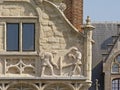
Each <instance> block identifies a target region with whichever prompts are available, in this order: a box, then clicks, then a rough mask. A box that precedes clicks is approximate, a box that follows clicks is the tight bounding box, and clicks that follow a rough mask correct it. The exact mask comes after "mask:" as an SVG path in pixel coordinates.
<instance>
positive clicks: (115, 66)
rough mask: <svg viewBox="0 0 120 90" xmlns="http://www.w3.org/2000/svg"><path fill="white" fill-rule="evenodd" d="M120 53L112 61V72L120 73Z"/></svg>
mask: <svg viewBox="0 0 120 90" xmlns="http://www.w3.org/2000/svg"><path fill="white" fill-rule="evenodd" d="M119 68H120V54H119V55H117V56H116V57H115V59H114V60H113V62H112V67H111V72H112V73H120V69H119Z"/></svg>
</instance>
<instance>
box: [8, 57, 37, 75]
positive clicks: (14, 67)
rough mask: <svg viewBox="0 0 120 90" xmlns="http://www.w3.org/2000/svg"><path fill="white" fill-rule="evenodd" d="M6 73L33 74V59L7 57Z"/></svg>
mask: <svg viewBox="0 0 120 90" xmlns="http://www.w3.org/2000/svg"><path fill="white" fill-rule="evenodd" d="M6 74H29V75H34V74H35V59H34V58H33V59H31V58H8V59H6Z"/></svg>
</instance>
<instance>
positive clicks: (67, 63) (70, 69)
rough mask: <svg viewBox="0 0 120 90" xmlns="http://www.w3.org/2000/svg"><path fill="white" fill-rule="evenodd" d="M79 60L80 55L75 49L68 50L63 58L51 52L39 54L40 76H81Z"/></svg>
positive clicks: (80, 62)
mask: <svg viewBox="0 0 120 90" xmlns="http://www.w3.org/2000/svg"><path fill="white" fill-rule="evenodd" d="M55 57H57V58H55ZM56 59H57V60H56ZM81 59H82V54H81V52H80V51H79V50H78V48H77V47H72V48H70V51H68V52H67V53H66V55H64V57H63V56H60V55H58V54H57V53H53V52H52V53H50V52H43V53H41V54H40V60H41V62H42V63H41V64H42V65H41V66H42V67H41V68H42V69H41V76H51V75H52V76H58V77H59V76H76V75H77V76H82V70H81V67H82V61H81ZM55 62H56V63H55ZM48 72H49V74H47V73H48Z"/></svg>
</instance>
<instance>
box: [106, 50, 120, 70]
mask: <svg viewBox="0 0 120 90" xmlns="http://www.w3.org/2000/svg"><path fill="white" fill-rule="evenodd" d="M119 54H120V50H119V51H117V52H115V53H113V54H112V55H111V56H110V57H109V58H108V59H107V60H106V62H105V66H104V70H105V71H108V69H109V71H110V70H111V65H112V62H113V60H114V59H115V58H116V56H117V55H119ZM108 67H109V68H108ZM106 69H107V70H106Z"/></svg>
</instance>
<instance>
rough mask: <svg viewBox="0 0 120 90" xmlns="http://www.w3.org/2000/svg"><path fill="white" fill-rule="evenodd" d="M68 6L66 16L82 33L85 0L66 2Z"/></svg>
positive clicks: (69, 0)
mask: <svg viewBox="0 0 120 90" xmlns="http://www.w3.org/2000/svg"><path fill="white" fill-rule="evenodd" d="M64 3H65V4H66V5H67V9H66V10H65V12H64V13H65V15H66V17H67V18H68V20H69V21H70V22H71V23H72V24H73V25H74V26H75V27H76V28H77V29H78V30H80V31H81V25H82V23H83V0H64Z"/></svg>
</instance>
